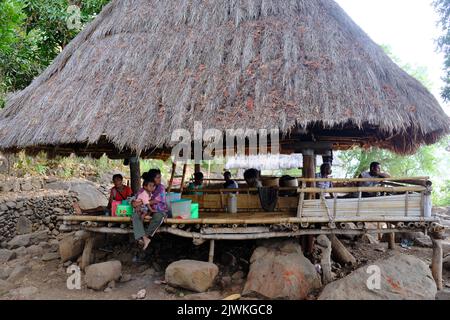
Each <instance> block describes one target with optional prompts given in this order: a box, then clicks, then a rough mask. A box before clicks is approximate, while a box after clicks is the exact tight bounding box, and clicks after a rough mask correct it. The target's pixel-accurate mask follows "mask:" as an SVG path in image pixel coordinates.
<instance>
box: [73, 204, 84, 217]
mask: <svg viewBox="0 0 450 320" xmlns="http://www.w3.org/2000/svg"><path fill="white" fill-rule="evenodd" d="M73 209H74V210H75V214H76V215H78V216H82V215H83V211H81V207H80V205H79V204H78V202H74V203H73Z"/></svg>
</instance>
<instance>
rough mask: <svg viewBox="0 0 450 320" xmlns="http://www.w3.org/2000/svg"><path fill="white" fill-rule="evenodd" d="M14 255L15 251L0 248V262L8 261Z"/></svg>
mask: <svg viewBox="0 0 450 320" xmlns="http://www.w3.org/2000/svg"><path fill="white" fill-rule="evenodd" d="M15 257H16V253H15V252H14V251H12V250H8V249H0V263H5V262H8V261H9V260H12V259H14V258H15Z"/></svg>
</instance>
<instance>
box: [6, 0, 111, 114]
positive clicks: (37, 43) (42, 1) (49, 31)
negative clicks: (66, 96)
mask: <svg viewBox="0 0 450 320" xmlns="http://www.w3.org/2000/svg"><path fill="white" fill-rule="evenodd" d="M108 1H109V0H83V1H81V0H78V1H68V0H1V1H0V108H1V107H3V106H4V104H5V97H6V94H7V93H9V92H14V91H17V90H21V89H23V88H25V87H26V86H28V85H29V84H30V83H31V81H32V80H33V79H34V77H36V76H37V75H38V74H40V73H41V72H42V71H43V70H44V69H45V68H46V67H47V66H48V65H49V64H50V63H51V62H52V61H53V59H54V58H55V57H56V56H57V55H58V53H59V52H61V50H62V49H63V48H64V47H65V46H66V45H67V44H68V43H69V42H70V40H72V39H73V38H74V37H75V36H76V35H77V34H78V32H79V31H80V29H81V28H82V27H83V26H84V25H85V24H86V23H88V22H89V21H91V20H92V19H93V18H94V17H95V15H96V14H97V13H98V12H100V10H101V8H102V7H103V6H104V5H105V4H106V3H107V2H108ZM70 5H78V6H79V7H80V16H79V20H80V23H81V28H80V29H76V28H69V27H68V23H67V22H68V21H69V20H70V19H73V18H74V14H76V12H71V11H70V10H68V8H69V6H70Z"/></svg>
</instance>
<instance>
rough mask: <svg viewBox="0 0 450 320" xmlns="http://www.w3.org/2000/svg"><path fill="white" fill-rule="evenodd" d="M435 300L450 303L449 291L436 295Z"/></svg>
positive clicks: (445, 290) (442, 291)
mask: <svg viewBox="0 0 450 320" xmlns="http://www.w3.org/2000/svg"><path fill="white" fill-rule="evenodd" d="M436 300H442V301H450V289H444V290H441V291H439V292H438V293H437V294H436Z"/></svg>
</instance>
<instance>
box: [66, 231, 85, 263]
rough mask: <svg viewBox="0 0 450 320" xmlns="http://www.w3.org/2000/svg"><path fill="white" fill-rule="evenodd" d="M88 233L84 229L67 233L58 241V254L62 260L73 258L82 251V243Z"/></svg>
mask: <svg viewBox="0 0 450 320" xmlns="http://www.w3.org/2000/svg"><path fill="white" fill-rule="evenodd" d="M88 236H89V234H88V233H87V232H84V231H79V232H76V233H75V234H70V235H67V236H66V237H64V238H62V239H61V241H60V242H59V254H60V256H61V260H62V262H66V261H69V260H72V261H73V260H74V259H76V258H78V256H80V255H81V254H82V253H83V248H84V243H85V240H86V239H87V237H88Z"/></svg>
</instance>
